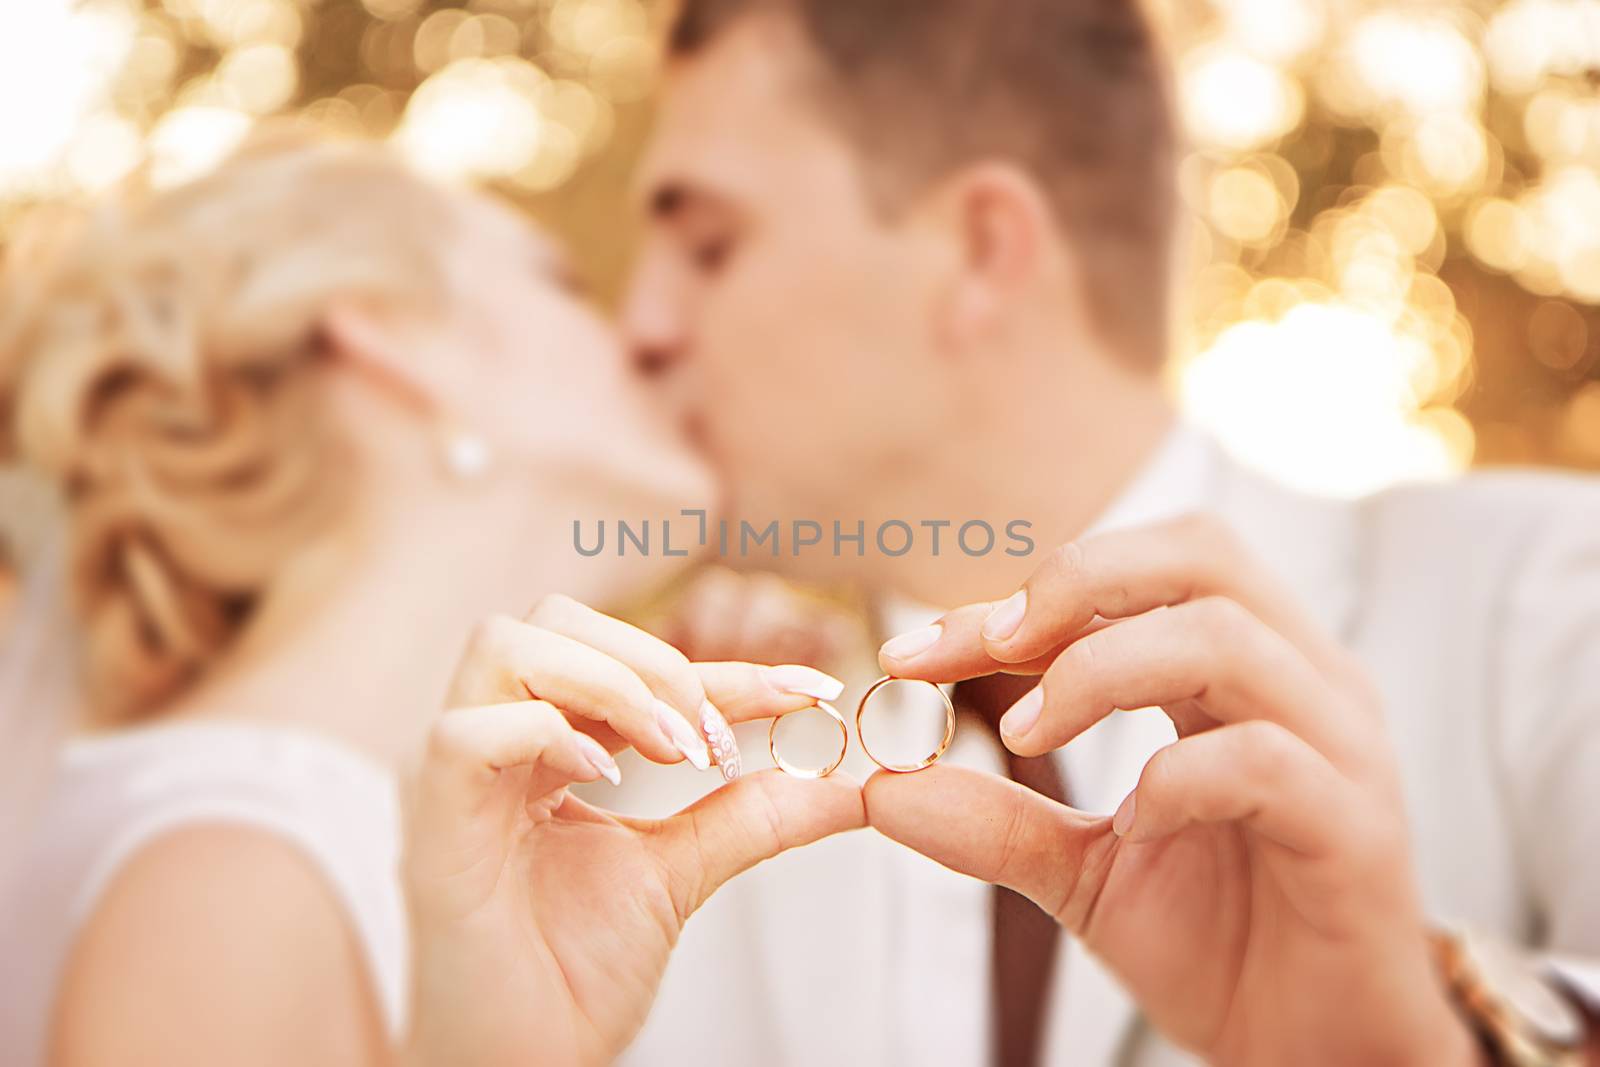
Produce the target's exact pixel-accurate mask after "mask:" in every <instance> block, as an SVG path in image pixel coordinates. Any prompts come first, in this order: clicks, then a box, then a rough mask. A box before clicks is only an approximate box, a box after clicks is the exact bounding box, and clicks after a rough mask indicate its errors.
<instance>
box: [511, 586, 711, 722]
mask: <svg viewBox="0 0 1600 1067" xmlns="http://www.w3.org/2000/svg"><path fill="white" fill-rule="evenodd" d="M527 621H528V622H529V623H530V624H532V625H534V626H538V627H540V628H541V629H545V630H549V631H551V632H552V633H558V634H562V635H563V636H566V637H569V638H571V639H572V640H574V641H578V642H581V643H583V644H585V645H588V646H589V647H590V648H592V649H595V650H596V651H598V652H602V653H604V654H605V655H607V656H610V657H612V658H613V659H616V660H618V661H620V662H621V663H622V664H624V665H625V666H626V667H627V668H628V669H629V670H631V671H633V672H634V673H635V674H637V675H638V676H639V678H640V679H642V680H643V681H644V684H645V685H646V686H648V687H649V689H650V691H651V692H652V693H654V694H655V695H656V696H657V697H659V698H660V699H661V700H663V701H665V702H666V704H667V705H668V706H670V707H671V708H673V709H674V710H676V711H677V713H678V715H679V716H680V720H681V723H682V725H681V726H679V725H678V723H676V722H674V723H670V724H669V725H671V726H673V727H675V728H677V729H679V730H680V734H679V735H678V736H680V737H681V739H682V740H683V741H684V742H685V745H686V747H692V744H693V743H698V744H702V745H704V741H702V738H705V739H706V740H711V739H710V738H709V736H708V731H707V730H706V729H705V727H704V723H703V720H704V718H705V716H704V713H703V712H704V707H705V705H706V703H707V699H706V691H705V687H704V685H702V684H701V682H700V675H699V674H698V673H697V672H696V671H695V669H694V667H693V666H692V665H691V664H690V663H689V660H688V658H687V657H686V656H684V654H683V653H682V652H679V651H678V650H677V649H675V648H673V647H672V646H671V645H669V644H667V643H666V642H665V641H663V640H661V639H660V638H658V637H655V636H653V635H651V634H648V633H645V632H644V631H643V630H641V629H639V628H638V627H637V626H633V625H631V624H629V623H626V622H623V621H622V620H621V619H614V618H612V617H611V616H609V615H606V614H604V613H602V612H598V611H596V610H594V609H593V608H591V607H589V606H587V605H585V604H580V603H579V602H578V601H576V600H573V599H572V598H571V597H569V596H562V595H560V594H551V595H550V596H547V597H545V598H544V599H542V600H541V601H539V604H538V605H537V606H536V607H535V608H534V609H533V611H531V612H529V613H528V617H527Z"/></svg>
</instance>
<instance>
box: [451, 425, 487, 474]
mask: <svg viewBox="0 0 1600 1067" xmlns="http://www.w3.org/2000/svg"><path fill="white" fill-rule="evenodd" d="M440 453H441V459H443V461H444V468H445V470H447V471H448V472H449V473H450V476H451V477H452V478H454V479H455V480H456V481H458V482H475V481H477V480H478V479H479V478H482V477H483V476H484V475H485V474H486V473H488V471H489V468H490V467H491V466H492V465H493V464H494V450H493V449H491V448H490V447H489V442H488V441H487V440H486V439H485V438H484V437H483V436H482V435H481V434H475V433H468V432H466V431H456V432H451V433H447V434H445V436H444V440H443V442H441V447H440Z"/></svg>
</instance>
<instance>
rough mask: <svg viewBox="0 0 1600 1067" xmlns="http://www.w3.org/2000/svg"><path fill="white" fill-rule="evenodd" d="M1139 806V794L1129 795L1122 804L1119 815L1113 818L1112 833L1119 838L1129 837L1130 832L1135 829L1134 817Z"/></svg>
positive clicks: (1118, 810) (1118, 811)
mask: <svg viewBox="0 0 1600 1067" xmlns="http://www.w3.org/2000/svg"><path fill="white" fill-rule="evenodd" d="M1138 806H1139V794H1138V793H1129V794H1128V799H1127V800H1124V801H1123V802H1122V806H1121V807H1120V808H1118V809H1117V813H1116V814H1115V815H1113V816H1112V817H1111V832H1112V833H1114V834H1116V835H1117V836H1118V837H1127V836H1128V831H1129V830H1132V829H1133V816H1134V813H1135V810H1136V809H1137V808H1138Z"/></svg>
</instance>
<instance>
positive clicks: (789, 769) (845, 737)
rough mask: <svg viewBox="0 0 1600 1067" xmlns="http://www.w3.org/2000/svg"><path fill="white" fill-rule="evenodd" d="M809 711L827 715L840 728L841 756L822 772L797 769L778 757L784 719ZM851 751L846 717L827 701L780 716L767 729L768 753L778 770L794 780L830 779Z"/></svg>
mask: <svg viewBox="0 0 1600 1067" xmlns="http://www.w3.org/2000/svg"><path fill="white" fill-rule="evenodd" d="M807 711H820V712H822V713H824V714H825V715H827V716H828V718H830V719H832V720H833V721H834V722H835V723H837V724H838V726H839V754H838V755H837V756H835V757H834V758H833V762H832V763H830V764H828V765H827V766H826V767H824V768H822V769H821V770H820V771H817V770H809V769H807V768H805V767H797V766H795V765H794V764H792V763H790V762H789V761H788V760H786V759H784V758H783V757H782V756H780V755H778V724H779V723H780V722H782V721H783V720H784V719H786V718H788V717H789V715H799V714H802V713H803V712H807ZM849 750H850V727H849V725H848V724H846V723H845V721H844V716H843V715H840V714H839V709H838V708H836V707H834V706H833V705H832V704H829V703H828V702H827V701H825V700H819V701H817V702H816V703H815V704H813V705H812V706H811V707H809V708H801V709H800V710H799V711H791V712H788V713H786V714H784V715H779V716H778V717H777V718H776V719H773V720H772V725H771V726H769V727H767V751H768V752H770V753H772V762H773V763H775V764H777V765H778V769H779V770H780V771H782V772H783V773H784V774H787V775H790V776H791V777H794V778H808V779H816V778H826V777H828V775H830V774H832V773H833V772H834V771H836V770H838V769H839V764H841V763H843V762H844V754H845V753H846V752H848V751H849Z"/></svg>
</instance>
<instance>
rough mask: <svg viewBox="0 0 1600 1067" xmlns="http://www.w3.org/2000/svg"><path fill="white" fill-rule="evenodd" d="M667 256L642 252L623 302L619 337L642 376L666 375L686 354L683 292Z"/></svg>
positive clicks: (685, 295)
mask: <svg viewBox="0 0 1600 1067" xmlns="http://www.w3.org/2000/svg"><path fill="white" fill-rule="evenodd" d="M680 273H681V271H678V270H674V269H673V267H672V265H671V263H670V262H669V261H668V260H667V257H665V256H662V255H660V254H652V253H651V252H650V251H648V250H647V251H646V252H645V253H644V254H643V255H641V256H640V258H639V261H638V263H637V264H636V266H635V267H634V271H633V278H632V280H631V281H630V282H629V285H628V292H627V297H626V299H625V300H624V301H623V305H622V315H621V323H620V325H621V327H622V336H623V338H624V340H626V342H627V344H628V351H629V353H630V355H631V357H632V359H633V364H634V367H635V368H637V369H638V370H639V372H640V373H641V374H643V375H645V376H646V377H658V376H661V375H664V374H667V373H668V372H670V371H671V370H672V369H673V367H674V366H676V365H677V364H678V363H679V362H681V361H682V360H683V358H684V356H685V355H686V354H687V351H688V322H687V317H688V316H687V303H688V301H687V296H688V294H687V292H686V291H685V287H684V286H683V284H682V279H681V278H678V277H676V276H675V275H677V274H680Z"/></svg>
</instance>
